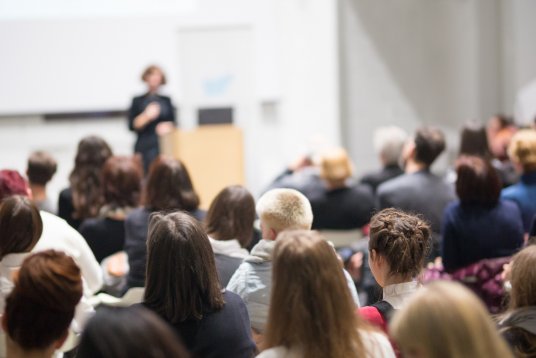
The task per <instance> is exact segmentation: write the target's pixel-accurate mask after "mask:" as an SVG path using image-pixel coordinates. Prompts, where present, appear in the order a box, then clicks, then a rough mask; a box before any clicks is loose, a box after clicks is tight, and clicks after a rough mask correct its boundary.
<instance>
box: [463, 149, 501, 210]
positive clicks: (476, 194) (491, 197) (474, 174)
mask: <svg viewBox="0 0 536 358" xmlns="http://www.w3.org/2000/svg"><path fill="white" fill-rule="evenodd" d="M456 174H457V178H456V194H457V195H458V198H460V201H461V202H462V204H482V205H495V204H496V203H497V201H498V200H499V196H500V194H501V188H502V183H501V179H500V178H499V175H498V174H497V171H496V170H495V168H493V167H492V166H491V164H490V163H489V162H488V161H487V160H485V159H483V158H480V157H476V156H469V155H462V156H461V157H459V158H458V160H456Z"/></svg>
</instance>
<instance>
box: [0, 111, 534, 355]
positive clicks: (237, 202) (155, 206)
mask: <svg viewBox="0 0 536 358" xmlns="http://www.w3.org/2000/svg"><path fill="white" fill-rule="evenodd" d="M153 114H154V113H153ZM155 118H156V117H155ZM168 124H169V123H168ZM516 131H517V133H516ZM514 133H515V134H514ZM404 142H405V144H403V143H404ZM374 144H375V149H376V152H377V155H378V157H379V159H380V162H381V163H382V169H381V170H379V171H377V172H372V173H369V174H367V175H365V176H363V177H362V179H361V183H360V184H355V183H354V182H353V181H352V174H353V168H352V165H351V162H350V159H349V157H348V154H347V153H346V151H345V150H344V149H342V148H338V149H333V150H331V151H326V152H325V153H324V154H323V155H322V156H321V157H320V160H318V161H314V162H315V163H316V165H315V164H313V160H312V158H310V157H304V158H301V160H300V161H298V162H296V163H295V164H294V165H292V166H291V167H290V168H289V170H287V171H286V172H285V173H283V174H282V175H281V176H280V177H279V178H278V179H277V180H276V181H275V182H274V183H273V184H272V186H276V187H279V188H278V189H271V190H268V191H267V192H265V193H264V194H263V195H262V196H261V197H260V198H259V200H258V201H257V204H256V205H255V199H254V197H253V196H252V195H251V193H250V192H249V191H248V190H247V189H246V188H245V187H242V186H236V185H235V186H229V187H226V188H223V189H222V190H221V192H220V193H219V194H218V195H217V196H216V197H215V198H214V199H213V201H212V202H211V203H210V207H209V210H208V213H207V215H206V216H205V212H204V211H203V210H201V209H200V199H199V196H198V195H197V193H196V191H195V190H194V183H192V180H191V178H190V176H189V173H188V170H187V169H186V167H185V166H184V164H183V163H181V162H180V161H179V160H176V159H172V158H169V157H165V156H159V157H158V158H156V160H155V161H154V162H153V163H152V165H151V167H150V169H149V173H148V176H147V177H146V178H145V179H144V178H143V171H142V165H141V162H138V161H136V159H135V158H130V157H118V156H112V151H111V149H110V147H109V145H108V144H107V143H106V142H105V141H104V140H103V139H102V138H100V137H96V136H89V137H85V138H83V139H82V140H81V141H80V143H79V145H78V150H77V154H76V159H75V167H74V169H73V171H72V172H71V174H70V177H69V182H70V185H69V187H68V188H66V189H65V190H63V191H62V193H61V194H60V197H59V201H58V204H59V207H58V212H59V215H60V216H61V217H63V218H64V219H65V220H62V219H60V218H58V217H56V216H55V215H53V214H51V213H50V212H47V211H46V210H48V211H51V212H53V211H54V208H53V207H52V206H51V205H49V204H50V197H48V196H47V192H46V184H47V182H48V181H50V178H51V177H52V175H53V174H54V172H55V170H56V166H57V164H56V163H55V161H54V160H53V159H52V158H51V157H50V156H49V155H47V154H46V153H44V152H41V151H37V152H34V153H32V155H31V156H30V158H29V160H28V168H27V172H26V173H27V176H28V181H29V184H28V183H27V182H26V181H25V180H24V178H23V177H22V176H21V175H20V174H19V173H18V172H17V171H14V170H5V169H4V170H0V309H3V311H2V326H3V328H4V329H3V331H2V336H0V356H4V355H5V354H7V356H8V357H22V356H24V357H30V356H35V357H51V356H53V355H54V354H56V353H55V352H56V351H57V350H58V349H60V347H62V346H63V347H62V349H63V350H65V349H70V348H65V345H64V343H65V342H66V341H67V342H68V344H67V347H71V346H72V347H74V346H75V344H76V340H72V341H71V340H68V339H67V338H68V337H69V336H74V335H73V334H72V333H81V334H82V338H81V341H80V343H79V345H78V347H77V349H75V350H74V351H72V352H68V353H67V356H68V357H73V356H74V355H75V354H77V356H78V357H81V358H85V357H103V358H105V357H130V356H146V357H154V358H157V357H167V356H174V357H189V356H192V357H248V358H249V357H253V356H255V354H257V353H259V352H260V355H259V357H262V358H271V357H282V358H284V357H287V358H294V357H295V358H298V357H371V358H372V357H394V356H395V354H396V355H400V354H403V355H404V356H408V357H410V356H416V357H432V358H434V357H438V358H439V357H484V356H485V357H491V358H495V357H497V358H499V357H501V358H502V357H512V356H516V357H536V351H535V348H534V347H535V346H536V343H535V342H536V341H535V337H536V323H535V319H534V317H536V313H535V312H534V307H536V289H535V288H534V287H533V286H535V285H534V282H536V277H533V276H535V275H536V269H535V267H536V248H535V247H534V246H528V247H526V248H525V249H522V248H523V246H524V245H525V244H527V242H526V241H524V234H526V233H527V232H528V230H529V225H530V222H531V220H532V219H533V218H534V217H536V207H535V206H534V205H533V204H534V203H533V202H536V196H534V198H533V194H534V195H536V184H535V183H536V182H534V183H533V181H534V180H533V179H534V178H533V175H534V173H535V172H536V131H534V130H532V129H522V130H519V131H518V129H517V128H516V127H515V126H514V125H513V124H512V123H510V122H509V121H508V120H506V119H504V118H502V117H496V118H494V119H493V120H491V121H490V122H489V125H488V127H487V128H486V131H485V130H484V128H483V127H482V126H480V125H478V124H477V123H476V122H471V123H468V124H466V125H465V126H464V128H463V130H462V137H461V142H460V151H459V154H460V155H459V157H458V159H457V160H456V162H455V171H456V173H455V175H453V178H454V180H451V183H455V185H449V184H448V180H445V178H443V177H441V176H439V175H437V174H434V173H432V171H431V166H432V164H433V163H434V162H435V160H436V159H437V157H438V156H439V155H440V154H441V153H442V152H443V151H444V149H445V146H446V143H445V138H444V135H443V134H442V132H441V131H439V130H438V129H434V128H429V127H423V128H420V129H418V130H417V131H416V133H415V135H414V136H413V137H412V138H410V139H409V140H407V139H406V136H405V133H404V131H403V130H402V129H400V128H397V127H382V128H379V129H378V131H377V132H376V134H375V139H374ZM507 148H508V151H507V150H506V149H507ZM506 152H508V154H509V157H510V159H511V161H509V160H508V158H507V157H506ZM399 164H402V165H403V167H404V168H403V169H404V171H402V169H401V168H400V167H399V166H398V165H399ZM514 166H515V167H516V168H517V170H518V171H519V172H520V173H521V177H520V179H519V182H518V183H516V182H515V181H516V175H512V170H511V169H512V168H513V167H514ZM451 172H452V170H451ZM453 174H454V173H453ZM514 174H515V173H514ZM501 178H505V179H504V180H505V181H504V182H503V184H504V183H506V185H508V187H506V188H504V189H502V185H501V183H502V181H501ZM454 189H455V190H454ZM501 189H502V191H501ZM456 196H457V198H456ZM456 199H457V200H456ZM532 199H534V200H532ZM206 204H207V205H208V204H209V203H206ZM38 205H39V207H41V208H42V210H39V208H38ZM375 206H376V208H375ZM374 210H378V211H377V212H376V214H374V215H373V216H372V218H371V215H372V214H373V213H374ZM255 214H257V215H258V217H259V221H260V229H261V233H262V239H261V240H260V241H259V242H258V243H257V244H256V245H254V244H251V245H254V246H253V248H252V249H251V252H249V250H248V247H249V245H250V243H251V242H252V238H254V237H255V235H254V232H255V229H254V221H255ZM369 222H370V224H369V229H370V232H369V237H368V242H367V241H363V242H362V243H364V245H367V243H368V250H367V249H365V251H366V252H365V255H364V256H361V257H360V259H361V260H363V265H368V266H369V267H370V271H371V272H372V276H371V277H373V278H374V279H375V281H376V282H377V283H378V284H379V285H380V286H381V287H382V297H381V298H380V299H379V300H378V302H375V303H373V304H372V305H369V306H366V307H361V308H359V298H358V295H357V292H356V286H355V284H354V282H353V281H352V279H351V277H350V275H349V274H348V272H346V270H344V269H343V263H342V260H341V257H340V256H338V254H337V252H336V251H335V250H334V248H333V246H331V245H330V244H329V243H328V242H327V241H326V240H325V239H324V238H322V236H321V235H320V234H318V233H316V232H314V231H311V228H314V229H342V230H348V229H354V228H361V227H363V226H365V225H367V224H368V223H369ZM365 227H366V226H365ZM77 230H79V231H80V233H81V234H83V236H84V237H85V239H86V240H87V242H86V240H84V237H82V236H81V235H80V233H79V232H78V231H77ZM531 242H532V241H529V242H528V243H529V244H530V243H531ZM363 247H365V246H363ZM431 248H433V256H429V255H428V253H429V252H430V249H431ZM439 248H441V252H440V251H439ZM122 250H124V252H122ZM519 250H521V251H519ZM518 251H519V252H518ZM353 252H354V253H355V251H353ZM118 253H119V255H123V256H122V257H125V255H126V257H127V259H128V265H125V271H124V272H126V273H127V276H126V277H127V279H126V281H127V286H128V287H140V288H141V289H137V290H141V291H142V292H143V298H142V300H141V302H140V301H139V300H138V301H137V302H139V303H138V304H135V305H134V306H133V307H129V308H114V309H111V308H105V307H101V306H99V307H97V314H96V315H95V316H94V317H93V318H92V319H90V320H89V323H87V322H86V321H87V319H88V318H89V317H90V316H92V315H93V313H94V311H93V307H92V306H90V305H89V304H88V303H89V301H90V300H89V298H92V296H93V295H95V294H96V293H97V292H98V291H99V290H100V289H101V286H102V280H103V271H102V269H101V267H100V266H99V264H98V262H101V261H102V260H103V259H104V258H106V257H114V255H117V254H118ZM125 253H126V254H125ZM439 253H441V258H442V264H443V266H441V265H432V264H431V263H429V264H428V266H425V263H426V262H427V260H429V259H431V258H435V257H436V256H437V255H439ZM512 255H513V258H512V259H511V258H510V256H512ZM354 257H356V255H354V256H352V260H353V258H354ZM495 258H501V259H502V260H504V262H507V261H509V260H511V262H510V263H509V264H508V265H505V266H504V273H503V275H502V276H501V275H494V276H493V277H492V279H494V280H495V281H498V282H499V284H500V285H501V287H500V290H498V291H499V292H500V295H503V294H504V291H505V289H506V291H508V288H509V287H511V289H510V291H509V292H508V293H507V297H506V298H507V299H508V301H507V302H508V303H507V305H508V306H507V307H506V308H505V310H503V311H501V312H499V313H500V314H499V315H498V316H496V317H495V318H496V319H497V324H493V321H492V316H491V314H490V311H491V312H493V313H495V312H496V311H494V310H492V309H491V308H490V307H489V305H488V311H486V309H485V307H484V305H483V304H482V302H481V301H479V300H478V299H477V298H476V297H475V295H474V294H473V293H471V292H470V291H469V290H468V289H467V288H466V287H463V286H462V285H461V284H459V283H445V282H432V283H428V282H427V283H424V284H423V283H421V281H420V277H421V274H422V273H423V272H425V273H426V272H429V271H430V270H431V269H438V270H443V267H444V270H443V271H442V276H440V277H443V278H449V279H451V280H452V279H456V277H457V276H455V272H457V271H458V270H459V269H464V268H466V267H468V266H469V267H470V266H471V265H474V264H478V263H479V262H481V261H482V260H484V259H486V260H487V259H495ZM104 262H106V260H104ZM439 262H440V261H439V260H436V263H439ZM501 262H502V261H501ZM500 265H501V266H499V269H500V270H502V263H501V264H500ZM103 268H104V269H107V266H106V265H104V263H103ZM470 273H471V272H469V274H470ZM449 275H450V276H449ZM503 276H504V277H505V280H506V283H505V285H504V288H505V289H503V287H502V284H503V281H501V277H503ZM423 282H425V281H423ZM464 285H465V286H467V287H471V288H473V287H472V286H471V283H470V282H469V281H464ZM535 287H536V286H535ZM533 291H534V292H533ZM121 292H122V291H121ZM98 297H101V294H99V295H98ZM140 297H141V295H140ZM504 298H505V297H503V296H501V297H500V299H504ZM118 300H119V301H118V302H121V300H122V299H118ZM92 302H97V300H93V301H92ZM98 302H101V303H102V302H106V301H103V300H98ZM110 302H112V301H110ZM113 302H115V301H113ZM486 303H488V302H487V301H486ZM94 304H95V303H94ZM108 304H109V302H108ZM497 309H501V307H499V305H498V306H497ZM86 323H87V325H86ZM385 334H388V335H389V337H386V335H385ZM501 335H502V337H504V338H505V339H503V338H501ZM507 343H508V344H507ZM509 347H510V348H511V350H510V348H509ZM393 348H395V349H393ZM4 351H5V352H4Z"/></svg>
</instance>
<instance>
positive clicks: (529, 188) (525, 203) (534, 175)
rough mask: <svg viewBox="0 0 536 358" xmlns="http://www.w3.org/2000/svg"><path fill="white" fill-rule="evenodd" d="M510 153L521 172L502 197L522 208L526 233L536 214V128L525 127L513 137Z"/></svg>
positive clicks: (509, 147) (502, 193)
mask: <svg viewBox="0 0 536 358" xmlns="http://www.w3.org/2000/svg"><path fill="white" fill-rule="evenodd" d="M508 155H509V156H510V159H511V160H512V162H513V163H514V165H515V167H516V169H517V170H518V171H519V172H521V173H522V174H521V178H520V179H519V182H518V183H517V184H514V185H511V186H509V187H508V188H505V189H503V190H502V192H501V198H502V199H506V200H511V201H513V202H515V203H516V204H517V206H518V207H519V210H521V216H522V218H523V228H524V230H525V233H528V232H529V230H530V224H531V221H532V218H533V217H534V215H536V130H534V129H523V130H520V131H518V132H517V133H516V134H514V136H513V137H512V141H511V142H510V145H509V146H508Z"/></svg>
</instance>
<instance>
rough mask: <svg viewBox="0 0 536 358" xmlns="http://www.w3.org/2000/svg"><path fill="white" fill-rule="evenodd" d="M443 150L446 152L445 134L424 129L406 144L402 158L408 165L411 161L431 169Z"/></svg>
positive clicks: (434, 129)
mask: <svg viewBox="0 0 536 358" xmlns="http://www.w3.org/2000/svg"><path fill="white" fill-rule="evenodd" d="M443 150H445V136H444V135H443V132H441V130H439V129H437V128H431V127H422V128H420V129H418V130H417V131H416V132H415V135H414V137H413V138H412V139H411V140H408V141H407V142H406V144H405V146H404V150H403V155H402V156H403V160H404V162H406V163H407V162H408V161H410V160H411V161H413V162H415V163H418V164H421V165H423V166H424V167H426V168H429V167H431V166H432V164H433V163H434V161H435V160H436V159H437V157H439V155H440V154H441V153H442V152H443Z"/></svg>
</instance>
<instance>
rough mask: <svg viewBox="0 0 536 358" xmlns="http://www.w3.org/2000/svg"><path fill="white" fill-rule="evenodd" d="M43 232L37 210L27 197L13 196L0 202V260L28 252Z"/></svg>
mask: <svg viewBox="0 0 536 358" xmlns="http://www.w3.org/2000/svg"><path fill="white" fill-rule="evenodd" d="M42 232H43V222H42V221H41V215H40V214H39V209H37V207H36V206H35V205H34V204H33V203H32V202H31V200H30V199H29V198H27V197H24V196H20V195H14V196H10V197H7V198H5V199H4V200H2V201H0V233H1V234H0V259H2V258H4V256H6V255H8V254H15V253H23V252H30V251H31V250H32V249H33V248H34V246H35V245H36V244H37V241H39V238H40V237H41V234H42Z"/></svg>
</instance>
